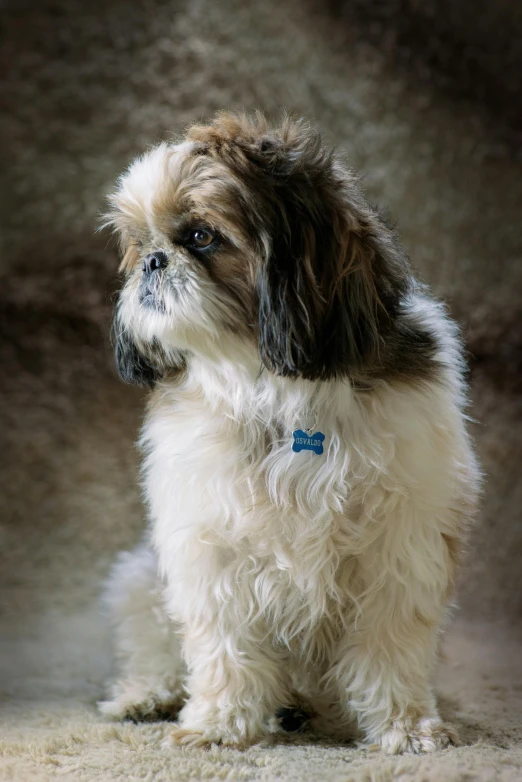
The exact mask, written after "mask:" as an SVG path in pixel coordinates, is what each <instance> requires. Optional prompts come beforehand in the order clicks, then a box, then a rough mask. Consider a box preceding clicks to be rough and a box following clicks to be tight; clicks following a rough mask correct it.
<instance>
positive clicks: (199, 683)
mask: <svg viewBox="0 0 522 782" xmlns="http://www.w3.org/2000/svg"><path fill="white" fill-rule="evenodd" d="M199 587H200V588H199V590H198V594H197V598H196V600H197V604H198V605H199V606H200V607H201V609H202V610H200V611H199V612H198V614H196V612H195V611H185V612H184V621H183V628H182V635H183V638H184V654H185V658H186V660H187V664H188V669H189V676H188V679H187V682H186V689H187V691H188V694H189V699H188V701H187V703H186V704H185V706H184V708H183V709H182V711H181V713H180V715H179V721H178V727H177V728H175V730H174V731H173V732H172V739H173V741H174V742H175V743H176V744H181V745H188V746H202V747H206V746H209V745H210V744H212V743H216V744H224V745H228V746H235V747H238V748H241V747H246V746H249V745H251V744H253V743H256V742H258V741H260V740H262V739H264V738H267V737H268V736H269V735H270V732H271V731H270V728H269V725H268V720H269V718H270V717H271V716H273V715H274V714H275V713H276V711H277V710H278V708H279V707H280V706H284V705H287V704H289V703H290V699H289V676H288V671H287V669H286V668H285V665H284V659H283V657H282V653H281V651H278V650H276V649H275V648H274V647H273V646H272V645H271V643H270V638H269V637H268V635H269V634H268V631H267V626H266V623H265V621H264V620H263V619H262V618H260V617H256V616H255V615H254V616H253V617H252V613H254V614H255V610H254V611H252V606H253V603H252V594H251V593H249V589H248V586H247V585H239V584H237V585H236V589H237V590H239V591H238V592H237V594H235V595H234V596H233V597H230V596H229V597H226V596H225V597H224V598H223V599H222V600H220V599H218V598H217V597H216V595H217V594H218V593H219V590H218V589H216V588H215V582H214V588H212V586H211V585H210V584H209V586H208V589H206V590H202V589H201V582H200V584H199ZM190 603H191V600H190V598H188V599H187V606H189V605H190Z"/></svg>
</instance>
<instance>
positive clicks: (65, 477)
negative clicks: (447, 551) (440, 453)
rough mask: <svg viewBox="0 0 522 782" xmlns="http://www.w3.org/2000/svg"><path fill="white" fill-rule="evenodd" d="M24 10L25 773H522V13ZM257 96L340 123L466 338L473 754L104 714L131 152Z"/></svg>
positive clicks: (452, 688) (4, 405)
mask: <svg viewBox="0 0 522 782" xmlns="http://www.w3.org/2000/svg"><path fill="white" fill-rule="evenodd" d="M477 6H480V11H481V13H476V12H475V11H476V8H477ZM0 8H1V9H2V22H3V34H2V41H1V43H0V62H1V63H2V66H3V68H2V73H3V84H2V85H1V86H2V90H1V93H2V104H1V108H2V111H3V116H2V122H1V123H0V155H1V156H2V161H1V165H0V172H1V175H2V183H1V185H2V186H1V190H0V207H1V210H2V218H3V230H2V235H1V240H2V248H1V252H0V267H1V270H0V274H1V278H0V289H1V296H2V318H1V322H0V326H1V331H2V335H1V341H0V357H1V360H2V367H1V372H0V384H1V393H2V396H1V401H0V433H1V437H2V443H1V445H0V490H1V499H0V513H1V516H0V522H1V523H0V623H1V624H0V697H1V699H2V702H1V705H0V779H2V780H4V779H5V780H13V781H16V782H18V781H19V782H25V781H26V780H27V782H30V781H31V780H33V779H35V780H51V779H53V780H54V779H71V780H107V781H110V780H145V781H147V782H148V781H149V780H150V781H151V782H152V780H159V782H161V780H175V781H176V782H177V781H178V780H179V781H180V782H182V781H183V780H189V779H190V780H200V779H201V780H203V779H205V780H213V779H233V780H266V781H268V780H270V782H272V780H286V779H288V780H309V779H312V780H313V779H328V780H337V781H338V782H340V781H341V780H342V781H343V782H348V781H349V780H354V781H355V780H357V781H358V782H387V781H388V780H391V779H398V780H405V781H406V780H407V781H408V782H413V781H415V782H417V781H418V782H431V780H438V781H439V782H446V781H448V782H451V780H461V782H464V781H466V782H472V780H480V781H482V780H483V781H484V782H486V780H492V781H493V780H495V781H496V780H499V781H500V782H511V781H512V780H513V782H514V781H515V780H517V781H518V780H521V779H522V729H521V725H522V679H521V672H522V662H521V660H522V638H521V634H520V627H521V624H522V623H521V621H520V620H521V616H522V589H521V583H522V578H521V572H522V523H521V511H520V508H521V507H522V481H521V480H520V465H521V464H522V444H521V441H522V437H521V434H522V433H521V418H522V404H521V395H520V390H521V383H520V369H521V353H522V351H521V346H522V328H521V326H520V304H521V291H522V230H521V223H520V213H521V206H522V160H521V158H520V152H519V150H520V125H521V123H520V113H519V111H518V110H517V107H520V105H522V102H521V101H520V95H521V94H522V92H521V89H520V87H521V84H522V67H520V66H521V65H522V54H521V52H520V44H519V43H518V46H517V45H516V42H517V41H518V42H519V41H520V40H521V34H522V16H521V13H520V10H519V4H518V3H517V2H516V0H513V1H511V0H503V2H502V3H495V4H491V3H486V2H485V0H481V2H480V3H475V2H474V0H473V2H472V0H460V2H458V3H454V2H452V0H438V2H434V1H433V2H432V0H425V2H424V3H413V2H410V0H367V1H366V2H363V1H362V0H359V1H358V2H357V1H355V0H354V2H349V1H348V0H346V1H345V2H342V0H335V2H334V0H329V1H328V2H322V1H321V0H264V1H263V2H262V3H258V2H247V0H223V1H222V2H216V1H214V0H192V1H190V0H177V2H175V0H136V1H135V2H134V1H133V2H124V0H90V2H83V1H82V0H45V1H44V2H38V0H0ZM436 8H439V9H441V13H440V14H439V13H438V12H436V11H434V9H436ZM455 9H457V10H455ZM513 42H515V44H513ZM237 105H243V106H246V107H247V108H262V109H264V110H266V111H269V112H276V111H277V110H278V109H279V107H281V106H286V107H287V108H289V109H292V110H294V111H295V112H297V113H299V114H305V115H307V116H309V117H311V118H312V119H314V120H316V121H317V122H319V123H320V124H321V125H322V126H323V127H324V128H325V130H326V132H327V135H328V136H329V137H330V138H331V139H332V140H333V141H335V142H336V143H338V144H340V145H341V146H342V147H343V148H344V149H345V150H346V152H347V155H348V157H349V158H350V160H351V161H352V162H353V164H354V165H356V166H357V167H358V168H359V169H360V170H361V171H362V172H363V174H364V176H365V179H366V187H367V191H368V193H369V195H370V197H371V198H373V199H375V200H377V201H379V202H380V203H383V204H387V205H388V206H389V208H390V211H391V213H392V215H393V217H394V218H396V219H397V220H398V221H399V224H400V227H401V233H402V236H403V240H404V242H405V244H406V246H407V248H408V250H409V252H410V254H411V256H412V259H413V262H414V265H415V266H416V267H417V269H418V270H419V272H420V274H421V276H422V277H423V278H424V279H425V280H426V281H428V282H429V283H431V284H432V285H433V286H434V288H435V290H436V291H437V293H439V294H440V295H443V296H444V297H445V298H447V299H448V300H449V303H450V306H451V308H452V310H453V312H454V314H455V315H456V316H457V317H458V318H459V320H460V322H461V323H462V325H463V328H464V333H465V335H466V338H467V340H468V345H469V349H470V351H471V368H472V373H471V377H472V400H473V405H472V408H471V414H472V416H473V417H474V418H475V419H476V423H474V424H473V425H472V428H473V434H474V436H475V438H476V440H477V444H478V449H479V453H480V458H481V460H482V462H483V464H484V467H485V470H486V473H487V483H486V489H485V496H484V503H483V511H482V514H481V517H480V519H479V521H478V523H477V527H476V529H475V532H474V535H473V537H472V540H471V542H470V551H469V557H468V563H467V567H466V570H465V572H464V573H463V575H462V579H461V587H460V604H461V610H460V612H459V613H458V614H457V615H456V619H455V622H454V624H453V625H452V626H451V629H450V630H449V632H448V634H447V637H446V639H445V642H444V645H443V649H444V659H443V660H442V661H441V665H440V670H439V672H438V690H439V693H440V697H441V708H442V711H443V713H444V715H445V716H446V717H447V718H449V719H450V720H452V721H453V722H455V723H456V724H457V725H458V726H459V729H460V733H461V736H462V739H463V742H464V743H463V746H461V747H459V748H452V749H449V750H446V751H444V752H442V753H440V754H438V755H436V756H426V757H420V758H418V757H403V758H386V757H383V756H380V755H378V754H377V755H376V754H373V753H369V752H368V751H366V750H361V749H357V748H354V747H349V746H347V747H339V746H326V745H324V744H318V743H317V742H315V741H314V740H313V739H311V738H305V737H301V738H300V739H299V740H298V741H296V740H294V739H293V740H289V741H288V743H286V744H284V745H279V746H275V747H271V748H255V749H252V750H250V751H249V752H246V753H243V754H242V753H238V752H235V751H232V750H219V749H217V748H216V749H215V750H212V751H211V752H209V753H200V752H198V751H194V750H193V751H186V752H182V751H180V750H174V749H172V750H165V749H162V747H161V743H162V740H163V737H164V735H165V734H166V733H167V732H168V725H166V724H154V725H133V724H122V725H120V724H110V723H107V722H104V721H103V720H102V719H101V718H100V717H99V716H98V715H97V713H96V709H95V702H96V700H97V699H98V698H99V697H100V696H101V695H102V686H103V681H104V680H105V678H106V677H107V675H108V673H109V669H110V652H109V639H108V637H107V631H106V627H105V625H104V621H103V619H102V617H101V615H100V612H99V610H98V595H99V591H100V584H101V582H102V580H103V578H104V577H105V576H106V574H107V572H108V568H109V566H110V563H111V561H112V559H113V557H114V555H115V553H116V551H118V550H119V549H120V548H124V547H130V546H131V545H133V543H135V542H136V541H137V539H138V537H139V535H140V532H141V529H142V527H143V511H142V508H141V504H140V499H139V492H138V488H137V480H136V479H137V459H136V454H135V452H134V449H133V440H134V438H135V435H136V432H137V429H138V427H139V422H140V418H141V414H142V407H143V398H142V395H141V393H140V392H138V391H136V390H134V389H131V388H127V387H125V386H122V385H121V384H120V383H119V381H118V380H117V378H116V376H115V373H114V370H113V367H112V358H111V355H110V349H109V345H108V338H107V333H108V327H109V319H110V308H111V293H112V292H113V291H114V287H115V281H114V275H115V269H116V265H117V259H116V252H115V248H114V247H113V246H112V244H111V243H110V242H109V241H108V237H105V236H100V235H99V234H98V235H97V234H95V233H94V226H95V222H96V215H97V213H98V211H99V209H100V208H101V206H102V202H103V194H104V193H105V192H106V191H107V189H108V188H109V187H110V186H111V183H112V181H113V179H114V177H115V176H116V174H117V173H118V172H119V171H120V170H121V169H122V167H123V166H124V165H125V164H126V163H127V162H128V161H129V160H130V158H131V157H132V156H133V155H134V154H136V153H137V152H138V151H140V150H142V149H143V148H145V147H146V146H147V145H148V144H150V143H152V142H153V141H155V140H158V139H161V138H165V137H167V136H168V134H169V133H171V132H172V131H175V130H178V129H179V128H180V127H181V126H182V125H183V124H184V123H185V122H187V121H189V120H192V119H194V118H197V117H202V116H206V115H208V114H209V113H211V112H212V111H213V110H215V109H217V108H222V107H225V106H237Z"/></svg>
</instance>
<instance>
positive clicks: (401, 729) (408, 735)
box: [377, 717, 458, 755]
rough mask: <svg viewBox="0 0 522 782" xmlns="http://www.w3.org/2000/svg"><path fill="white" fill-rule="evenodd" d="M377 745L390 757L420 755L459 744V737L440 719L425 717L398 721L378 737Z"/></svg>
mask: <svg viewBox="0 0 522 782" xmlns="http://www.w3.org/2000/svg"><path fill="white" fill-rule="evenodd" d="M377 744H378V746H380V747H381V748H382V749H383V750H384V751H385V752H386V753H387V754H389V755H402V753H404V752H411V753H413V754H415V755H418V754H420V753H421V752H436V751H437V750H439V749H444V748H445V747H448V746H449V745H450V744H458V735H457V732H456V731H455V729H454V728H452V727H450V726H449V725H444V724H443V722H442V721H441V720H440V718H439V717H423V718H421V719H419V720H415V721H414V720H396V721H395V722H393V724H392V725H391V726H390V727H389V728H388V730H386V731H385V732H384V733H382V734H381V735H380V736H379V737H378V739H377Z"/></svg>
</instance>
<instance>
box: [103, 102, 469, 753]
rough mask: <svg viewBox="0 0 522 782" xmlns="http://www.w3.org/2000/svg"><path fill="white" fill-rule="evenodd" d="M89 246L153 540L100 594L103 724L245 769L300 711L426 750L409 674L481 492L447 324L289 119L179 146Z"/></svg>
mask: <svg viewBox="0 0 522 782" xmlns="http://www.w3.org/2000/svg"><path fill="white" fill-rule="evenodd" d="M108 222H109V223H110V224H111V225H112V226H113V227H114V228H115V229H116V230H117V231H118V233H119V236H120V239H121V245H122V248H123V254H124V257H123V261H122V266H121V268H122V271H123V272H124V275H125V280H124V283H123V287H122V290H121V294H120V297H119V302H118V306H117V311H116V315H115V326H114V335H115V336H114V338H115V349H116V360H117V364H118V368H119V372H120V374H121V376H122V378H123V379H124V380H126V381H128V382H131V383H138V384H141V385H144V386H147V387H149V388H150V389H151V392H150V397H149V401H148V409H147V415H146V421H145V424H144V426H143V431H142V436H141V441H140V442H141V448H142V449H143V452H144V462H143V485H144V489H145V494H146V500H147V504H148V508H149V513H150V535H149V538H148V540H147V542H146V543H144V544H143V545H142V546H140V547H139V548H138V549H137V550H135V551H134V552H132V553H127V554H124V555H122V556H121V558H120V560H119V562H118V563H117V565H116V567H115V569H114V571H113V574H112V577H111V580H110V583H109V585H108V590H107V600H108V602H109V604H110V606H111V608H112V611H113V616H114V622H115V627H116V646H117V652H118V656H119V659H120V664H121V677H120V679H119V681H118V682H117V683H116V684H115V685H114V686H113V693H112V695H113V699H112V700H111V701H108V702H106V703H104V704H102V710H103V711H104V713H106V714H108V715H112V716H115V717H124V716H130V717H147V716H157V715H158V714H161V713H164V712H166V713H169V714H172V713H174V712H177V711H178V710H179V709H180V708H181V711H180V713H179V719H178V726H177V727H175V729H174V731H173V740H174V741H175V742H177V743H180V744H187V745H195V746H205V745H209V744H210V743H212V742H216V743H222V744H225V745H233V746H239V747H245V746H247V745H249V744H251V743H253V742H257V741H259V740H261V739H263V738H266V737H267V736H268V735H269V734H270V732H271V731H273V730H275V727H276V725H275V720H274V715H275V714H276V713H277V712H278V711H279V710H280V709H281V708H283V709H284V708H288V707H290V706H291V705H292V703H295V702H296V701H295V698H296V697H298V698H300V699H305V700H306V702H308V703H309V704H311V709H312V710H313V714H314V715H315V716H314V724H315V727H316V728H317V729H322V730H326V731H328V730H331V729H333V727H335V728H336V731H337V732H339V731H340V732H341V733H342V734H343V735H344V736H346V737H348V736H349V735H351V734H350V733H349V731H350V730H351V729H352V728H355V729H356V731H357V732H358V733H359V735H361V734H362V736H363V737H364V738H365V740H366V741H369V742H373V743H377V744H380V745H381V746H382V747H383V748H384V749H385V750H386V751H388V752H391V753H397V752H404V751H412V752H421V751H430V750H434V749H437V748H440V747H444V746H445V745H447V744H448V742H449V741H450V740H451V739H452V732H451V730H450V729H449V728H448V727H447V726H445V725H443V724H442V722H441V720H440V718H439V716H438V714H437V708H436V703H435V698H434V695H433V692H432V688H431V684H430V674H431V672H432V669H433V665H434V661H435V655H436V647H437V637H438V632H439V628H440V626H441V623H442V621H443V619H444V616H445V614H446V611H447V607H448V605H449V603H450V602H451V599H452V594H453V590H454V584H455V571H456V567H457V564H458V560H459V552H460V549H461V543H462V540H463V537H464V534H465V530H466V528H467V526H468V523H469V521H470V519H471V517H472V515H473V512H474V508H475V504H476V494H477V484H478V469H477V466H476V463H475V459H474V456H473V452H472V449H471V446H470V442H469V439H468V435H467V433H466V429H465V416H464V414H463V405H464V403H465V386H464V383H463V378H462V371H463V362H462V354H461V346H460V342H459V337H458V332H457V329H456V327H455V325H454V324H453V323H452V322H451V320H450V319H449V318H448V316H447V315H446V312H445V310H444V308H443V307H442V306H441V305H440V304H439V303H437V302H435V301H434V300H433V299H432V298H430V296H429V294H428V292H427V291H426V289H425V288H423V287H422V286H420V285H419V284H418V283H417V282H416V281H415V279H414V278H413V276H412V272H411V269H410V266H409V264H408V261H407V258H406V256H405V253H404V251H403V250H402V248H401V247H400V245H399V244H398V242H397V239H396V237H395V236H394V233H393V231H392V230H391V229H390V228H389V226H388V225H387V224H386V222H385V221H384V220H383V219H382V218H381V217H380V215H379V214H378V213H377V212H376V211H375V210H374V209H373V208H372V207H370V206H369V204H368V203H367V202H366V201H365V199H364V197H363V195H362V193H361V190H360V187H359V184H358V181H357V178H356V177H355V175H354V174H353V173H352V172H351V171H350V170H349V169H348V168H347V167H346V166H345V165H344V163H343V162H342V160H341V158H340V157H339V155H338V154H336V153H335V152H334V151H332V150H330V149H328V148H327V147H326V146H325V144H324V143H323V141H322V139H321V136H320V135H319V133H318V132H316V131H314V130H313V129H311V128H310V127H309V125H308V124H306V123H305V122H303V121H293V120H291V119H289V118H284V119H283V121H282V122H281V124H280V125H279V126H277V127H271V126H269V125H268V123H267V122H266V121H265V120H264V118H263V117H262V116H261V115H256V116H254V117H247V116H244V115H241V114H232V113H221V114H219V115H217V117H216V118H215V119H214V121H213V122H211V123H210V124H208V125H196V126H193V127H191V128H190V129H189V130H188V132H187V134H186V137H185V139H184V140H183V141H182V142H181V143H178V144H167V143H164V144H160V145H159V146H158V147H156V148H155V149H153V150H152V151H150V152H148V153H147V154H145V155H144V156H143V157H140V158H139V159H138V160H136V161H135V162H134V163H133V164H132V165H131V166H130V168H129V169H128V171H127V172H126V173H125V174H124V175H123V176H122V177H121V179H120V181H119V184H118V187H117V190H116V192H115V193H114V194H113V195H112V197H111V211H110V213H109V215H108ZM296 430H298V431H296ZM294 431H296V434H299V438H297V440H296V442H298V447H296V448H295V450H294V447H293V445H294V439H293V433H294ZM313 433H321V434H322V435H324V437H323V438H321V437H312V436H311V435H312V434H313ZM314 444H315V446H317V447H314V448H313V449H311V448H312V446H314Z"/></svg>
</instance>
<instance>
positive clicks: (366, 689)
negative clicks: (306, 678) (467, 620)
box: [328, 530, 457, 754]
mask: <svg viewBox="0 0 522 782" xmlns="http://www.w3.org/2000/svg"><path fill="white" fill-rule="evenodd" d="M417 537H418V538H420V537H421V532H420V531H419V534H418V536H417ZM430 537H431V540H430V546H429V550H428V549H427V550H426V551H425V552H423V551H422V550H421V549H420V547H419V545H418V541H417V550H416V551H415V554H414V557H413V558H412V557H409V556H408V550H407V549H406V548H404V550H403V552H402V554H403V556H401V553H400V552H399V551H398V548H397V539H396V540H395V546H396V547H395V551H394V550H393V546H392V545H391V544H390V543H389V542H388V541H381V542H380V545H378V546H376V547H375V548H374V549H373V550H372V551H369V552H368V553H367V555H366V556H365V557H362V558H361V563H360V564H361V568H360V574H359V575H360V579H361V581H360V583H361V584H362V585H364V587H365V588H364V589H363V591H362V593H361V596H360V603H359V612H358V616H355V615H354V618H353V624H352V626H351V627H350V628H349V629H347V631H346V633H345V636H344V638H343V640H342V642H341V643H340V645H339V647H338V649H337V653H336V659H335V661H334V664H333V665H332V667H331V668H330V671H329V673H328V678H329V680H330V681H332V680H337V682H338V687H339V689H338V693H339V697H340V699H341V701H342V700H343V699H344V703H345V707H346V712H347V713H351V714H353V715H354V716H355V717H356V719H357V722H358V724H359V727H360V729H361V730H362V732H363V734H364V736H365V738H366V740H367V741H369V742H370V743H376V744H379V745H380V746H381V747H382V748H383V749H384V750H385V751H386V752H388V753H390V754H398V753H402V752H414V753H419V752H432V751H434V750H437V749H441V748H443V747H445V746H447V745H448V744H449V743H451V742H456V740H457V738H456V734H455V731H453V730H452V729H451V728H450V727H448V726H445V725H444V724H443V723H442V721H441V720H440V718H439V716H438V713H437V706H436V702H435V697H434V695H433V692H432V688H431V683H430V678H431V674H432V671H433V667H434V663H435V659H436V649H437V640H438V629H439V625H440V622H441V620H442V617H443V615H444V611H445V603H446V600H447V589H448V585H449V583H450V580H451V552H450V551H449V549H448V546H447V540H446V539H445V537H444V536H443V535H441V534H439V533H437V532H436V531H435V530H434V531H432V534H431V536H430Z"/></svg>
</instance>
